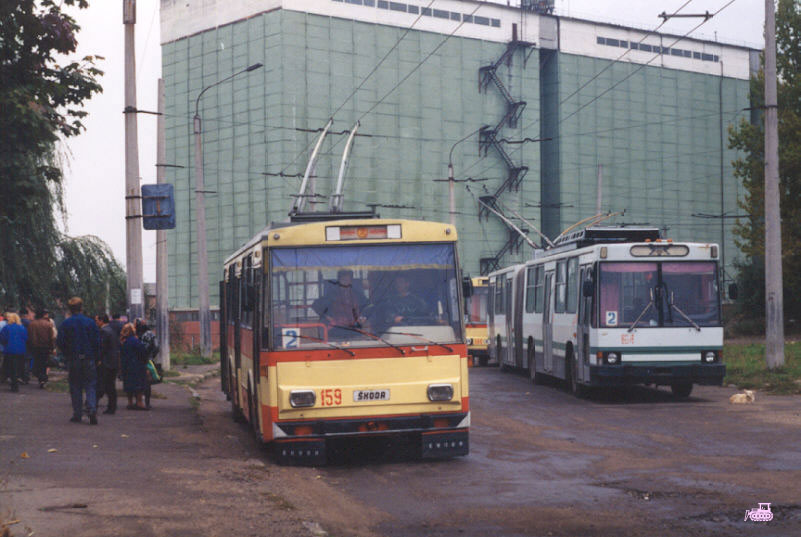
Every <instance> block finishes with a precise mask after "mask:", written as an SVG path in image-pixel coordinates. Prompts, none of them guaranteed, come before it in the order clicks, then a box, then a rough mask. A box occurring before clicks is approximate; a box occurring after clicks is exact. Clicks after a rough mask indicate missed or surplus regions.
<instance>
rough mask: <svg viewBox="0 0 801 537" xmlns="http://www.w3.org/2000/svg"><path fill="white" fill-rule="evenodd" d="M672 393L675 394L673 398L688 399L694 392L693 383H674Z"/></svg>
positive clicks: (671, 387)
mask: <svg viewBox="0 0 801 537" xmlns="http://www.w3.org/2000/svg"><path fill="white" fill-rule="evenodd" d="M670 391H671V392H673V397H675V398H677V399H687V398H688V397H690V394H691V393H692V391H693V383H692V382H674V383H673V384H671V385H670Z"/></svg>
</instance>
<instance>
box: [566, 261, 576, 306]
mask: <svg viewBox="0 0 801 537" xmlns="http://www.w3.org/2000/svg"><path fill="white" fill-rule="evenodd" d="M578 289H579V280H578V257H573V258H571V259H569V260H568V261H567V312H568V313H576V311H578V309H577V306H578Z"/></svg>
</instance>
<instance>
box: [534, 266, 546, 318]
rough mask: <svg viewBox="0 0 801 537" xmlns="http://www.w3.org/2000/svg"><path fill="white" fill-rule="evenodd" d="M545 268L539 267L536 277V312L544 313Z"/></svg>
mask: <svg viewBox="0 0 801 537" xmlns="http://www.w3.org/2000/svg"><path fill="white" fill-rule="evenodd" d="M544 275H545V267H543V266H539V267H537V273H536V275H535V277H534V279H535V282H534V285H535V287H534V311H535V312H536V313H542V310H543V309H544V307H545V278H544Z"/></svg>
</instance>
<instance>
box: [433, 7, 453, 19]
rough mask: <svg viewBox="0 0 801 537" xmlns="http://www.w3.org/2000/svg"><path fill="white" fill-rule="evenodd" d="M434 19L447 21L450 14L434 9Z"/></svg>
mask: <svg viewBox="0 0 801 537" xmlns="http://www.w3.org/2000/svg"><path fill="white" fill-rule="evenodd" d="M434 17H436V18H438V19H448V18H450V12H448V11H443V10H441V9H435V10H434Z"/></svg>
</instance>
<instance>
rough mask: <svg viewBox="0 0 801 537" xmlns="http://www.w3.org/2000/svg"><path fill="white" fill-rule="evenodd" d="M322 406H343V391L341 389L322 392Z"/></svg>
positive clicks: (329, 389)
mask: <svg viewBox="0 0 801 537" xmlns="http://www.w3.org/2000/svg"><path fill="white" fill-rule="evenodd" d="M320 404H321V405H322V406H337V405H341V404H342V390H340V389H339V388H337V389H331V388H328V389H326V390H320Z"/></svg>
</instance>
